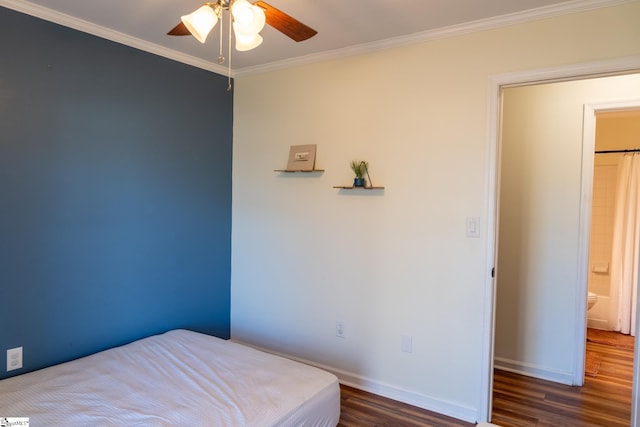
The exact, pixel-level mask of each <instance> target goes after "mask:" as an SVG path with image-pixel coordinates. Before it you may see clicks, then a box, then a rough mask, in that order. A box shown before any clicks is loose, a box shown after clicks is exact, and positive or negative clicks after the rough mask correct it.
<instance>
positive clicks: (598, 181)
mask: <svg viewBox="0 0 640 427" xmlns="http://www.w3.org/2000/svg"><path fill="white" fill-rule="evenodd" d="M638 135H640V110H634V111H618V112H603V113H599V114H598V115H597V116H596V151H601V150H623V149H632V148H640V140H639V138H638ZM620 156H622V154H597V155H596V156H595V159H594V170H593V204H592V212H591V238H590V247H589V291H590V292H595V293H596V294H598V302H597V303H596V304H595V305H594V306H593V308H591V310H589V312H588V316H587V317H588V322H587V326H588V327H590V328H597V329H606V330H610V329H612V328H613V325H612V324H611V323H612V322H611V321H610V319H611V318H612V316H614V315H615V313H614V310H612V307H611V304H612V301H611V300H610V293H611V276H610V266H611V245H612V241H613V218H614V209H615V192H616V174H617V168H618V166H617V165H618V161H619V159H620Z"/></svg>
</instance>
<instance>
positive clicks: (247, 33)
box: [167, 0, 318, 90]
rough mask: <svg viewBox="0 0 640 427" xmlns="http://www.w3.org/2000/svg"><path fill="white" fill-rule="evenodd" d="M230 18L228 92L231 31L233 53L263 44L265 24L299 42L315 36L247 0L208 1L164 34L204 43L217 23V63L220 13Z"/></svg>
mask: <svg viewBox="0 0 640 427" xmlns="http://www.w3.org/2000/svg"><path fill="white" fill-rule="evenodd" d="M225 10H226V11H228V12H229V13H228V15H229V61H228V63H229V86H228V88H227V90H231V35H232V32H231V29H232V28H233V34H234V35H235V39H236V50H239V51H246V50H251V49H254V48H256V47H258V46H259V45H260V44H261V43H262V36H261V35H260V31H262V29H263V28H264V25H265V23H266V24H269V25H271V26H272V27H273V28H275V29H276V30H278V31H280V32H281V33H283V34H284V35H286V36H287V37H289V38H291V39H293V40H295V41H296V42H301V41H303V40H307V39H309V38H311V37H313V36H315V35H316V34H317V33H318V32H317V31H316V30H314V29H313V28H311V27H309V26H307V25H305V24H303V23H302V22H300V21H298V20H297V19H295V18H293V17H291V16H289V15H287V14H286V13H284V12H282V11H281V10H279V9H277V8H275V7H273V6H271V5H270V4H268V3H266V2H264V1H256V2H255V3H253V4H252V3H249V1H247V0H217V1H215V2H207V3H204V4H203V5H202V6H200V7H199V8H198V9H197V10H195V11H194V12H192V13H190V14H188V15H184V16H182V17H181V18H180V23H179V24H178V25H176V26H175V27H174V28H172V29H171V30H170V31H169V32H168V33H167V34H168V35H170V36H188V35H192V36H194V37H195V38H196V39H197V40H198V41H199V42H200V43H204V42H205V40H206V39H207V36H208V35H209V32H211V30H212V29H213V27H215V25H216V24H217V23H218V21H220V26H219V28H220V55H219V56H218V63H219V64H222V63H223V62H224V60H225V58H224V56H222V12H223V11H225Z"/></svg>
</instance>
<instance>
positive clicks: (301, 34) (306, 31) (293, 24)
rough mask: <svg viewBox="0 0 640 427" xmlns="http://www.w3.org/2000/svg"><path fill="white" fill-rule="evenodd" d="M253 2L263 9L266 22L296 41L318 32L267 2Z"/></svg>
mask: <svg viewBox="0 0 640 427" xmlns="http://www.w3.org/2000/svg"><path fill="white" fill-rule="evenodd" d="M253 4H254V5H256V6H259V7H261V8H262V9H264V14H265V17H266V20H267V24H269V25H271V26H272V27H273V28H275V29H276V30H278V31H280V32H281V33H282V34H284V35H285V36H288V37H289V38H291V39H293V40H295V41H297V42H301V41H303V40H307V39H309V38H311V37H313V36H315V35H316V34H318V32H317V31H316V30H314V29H313V28H311V27H308V26H306V25H304V24H303V23H302V22H300V21H298V20H297V19H295V18H292V17H291V16H289V15H287V14H286V13H284V12H282V11H281V10H279V9H276V8H275V7H273V6H271V5H270V4H268V3H265V2H263V1H257V2H255V3H253Z"/></svg>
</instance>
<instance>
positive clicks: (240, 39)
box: [236, 33, 263, 52]
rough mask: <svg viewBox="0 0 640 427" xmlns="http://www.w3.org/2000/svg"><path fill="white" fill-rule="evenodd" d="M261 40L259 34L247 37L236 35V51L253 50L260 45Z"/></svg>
mask: <svg viewBox="0 0 640 427" xmlns="http://www.w3.org/2000/svg"><path fill="white" fill-rule="evenodd" d="M262 40H263V39H262V36H261V35H260V34H255V35H252V36H247V35H243V34H238V33H236V50H238V51H240V52H244V51H247V50H251V49H255V48H256V47H258V46H260V45H261V44H262Z"/></svg>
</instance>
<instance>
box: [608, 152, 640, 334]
mask: <svg viewBox="0 0 640 427" xmlns="http://www.w3.org/2000/svg"><path fill="white" fill-rule="evenodd" d="M639 247H640V153H634V154H625V155H624V156H621V158H620V161H619V163H618V176H617V183H616V204H615V214H614V222H613V247H612V252H611V290H612V296H614V300H613V301H612V302H613V304H616V303H617V319H616V324H615V330H616V331H619V332H621V333H623V334H631V335H633V336H635V335H636V320H635V319H636V298H637V287H638V286H637V283H638V262H639V255H640V253H639ZM616 290H617V292H616ZM616 294H617V298H615V295H616Z"/></svg>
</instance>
